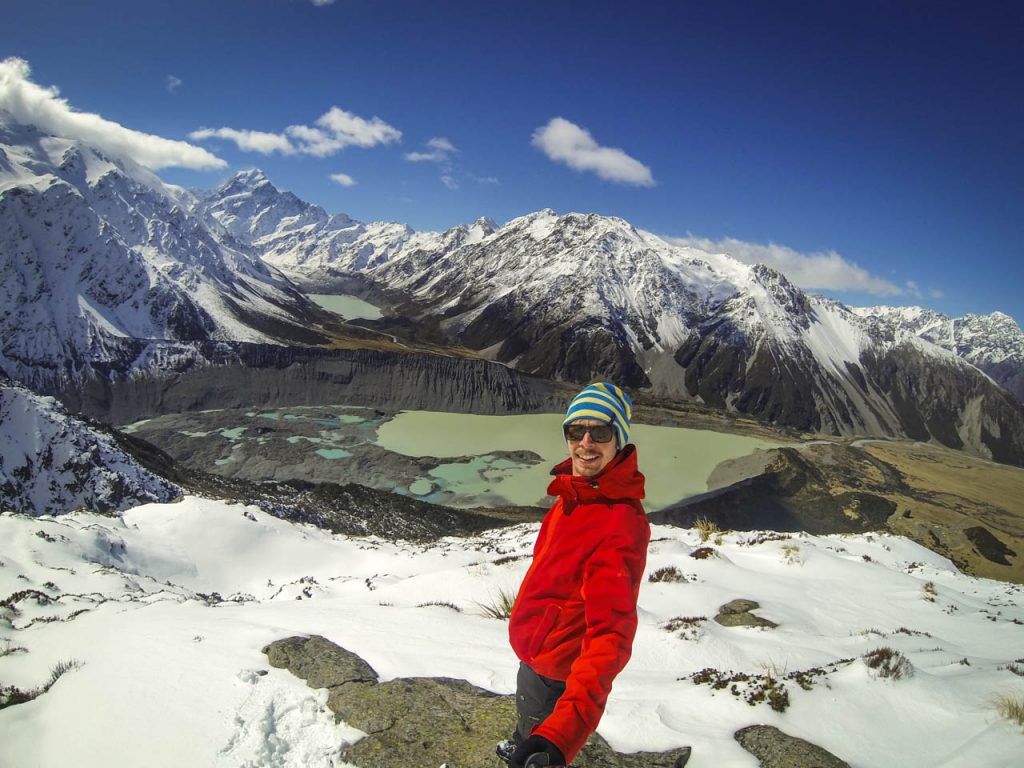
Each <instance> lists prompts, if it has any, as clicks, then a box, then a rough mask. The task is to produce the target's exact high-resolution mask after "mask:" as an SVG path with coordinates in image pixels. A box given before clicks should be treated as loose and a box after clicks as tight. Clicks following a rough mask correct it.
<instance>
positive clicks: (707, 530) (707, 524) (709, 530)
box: [693, 517, 721, 541]
mask: <svg viewBox="0 0 1024 768" xmlns="http://www.w3.org/2000/svg"><path fill="white" fill-rule="evenodd" d="M693 527H694V528H696V529H697V534H698V535H699V536H700V540H701V541H707V540H708V539H710V538H711V537H712V536H715V535H717V534H719V533H721V529H720V528H719V527H718V524H717V523H716V522H714V521H713V520H708V518H706V517H699V518H697V519H696V520H695V521H694V522H693Z"/></svg>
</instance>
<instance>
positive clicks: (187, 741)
mask: <svg viewBox="0 0 1024 768" xmlns="http://www.w3.org/2000/svg"><path fill="white" fill-rule="evenodd" d="M536 534H537V525H536V524H531V525H518V526H513V527H509V528H503V529H499V530H493V531H487V532H484V533H481V534H478V535H473V536H467V537H461V536H460V537H455V536H451V537H445V538H442V539H439V540H437V541H432V542H427V543H411V542H405V541H398V542H392V541H385V540H381V539H379V538H377V537H367V538H362V537H348V536H340V535H331V534H329V533H327V532H325V531H321V530H317V529H315V528H311V527H307V526H299V525H293V524H290V523H287V522H285V521H283V520H279V519H277V518H274V517H271V516H269V515H266V514H264V513H263V512H261V511H260V510H259V509H257V508H255V507H251V506H249V507H247V506H242V505H238V504H228V503H225V502H221V501H211V500H205V499H200V498H196V497H191V496H190V497H186V498H184V499H183V500H182V501H180V502H178V503H175V504H148V505H145V506H141V507H137V508H135V509H132V510H129V511H128V512H126V513H124V514H123V516H122V517H121V518H109V517H103V516H99V515H95V514H91V513H86V512H76V513H73V514H71V515H67V516H63V517H59V518H31V517H27V516H24V515H15V514H2V515H0V541H3V542H5V547H4V550H3V556H2V558H0V559H2V562H0V595H2V596H3V599H0V733H2V734H3V738H2V739H0V763H2V764H3V765H10V766H28V765H34V766H40V768H56V767H57V766H68V765H74V766H79V767H80V768H109V767H110V766H140V765H145V766H148V767H149V768H165V767H166V768H172V767H173V768H178V767H179V766H224V768H228V767H229V766H278V767H279V768H308V767H309V766H342V765H352V764H353V763H354V764H356V765H392V766H396V768H397V767H399V766H401V767H404V766H429V768H436V766H438V765H440V764H441V762H442V761H441V760H440V759H437V760H434V761H433V762H428V761H427V759H426V757H427V756H430V757H435V756H436V755H437V751H438V750H443V749H444V747H445V745H446V744H449V743H452V742H454V739H452V740H448V739H445V738H441V737H440V736H439V733H447V731H445V730H443V729H445V728H448V727H451V728H457V729H459V743H460V744H462V743H465V742H466V741H467V740H470V741H471V742H472V743H474V744H477V745H478V754H477V759H475V760H473V761H472V762H470V761H466V762H458V763H456V762H454V761H452V762H449V764H450V765H462V766H467V765H472V766H491V765H496V764H497V759H496V758H495V757H494V755H493V745H494V743H495V742H496V741H497V739H498V738H503V737H504V736H505V735H506V732H507V729H508V728H510V727H511V724H512V723H511V721H512V711H513V710H512V704H511V702H510V701H509V702H508V704H507V711H508V713H509V714H508V716H507V717H500V718H494V717H492V718H491V719H490V720H489V721H488V720H486V719H485V718H484V717H483V715H484V714H486V711H484V712H483V713H481V714H480V715H479V716H477V717H473V718H467V720H456V721H455V722H454V723H438V727H437V729H436V730H434V731H431V734H432V736H434V737H435V738H429V739H425V738H424V731H422V730H420V731H419V732H418V733H412V734H410V735H411V736H415V738H409V739H408V740H407V741H406V743H404V744H402V743H395V742H396V741H397V738H396V737H395V734H396V733H397V734H401V733H409V732H410V730H411V729H407V728H402V727H392V726H395V725H397V726H401V725H402V724H403V723H402V722H401V720H402V719H403V716H402V715H399V717H398V720H399V722H398V723H395V722H394V719H392V718H390V715H388V716H382V715H381V713H380V712H377V713H376V722H377V724H378V725H377V727H370V726H367V727H365V729H363V730H358V729H357V728H356V727H355V726H354V725H353V724H352V723H351V722H349V721H347V720H343V721H342V722H340V723H339V722H337V721H336V720H335V716H334V713H333V712H332V710H331V706H332V700H333V699H334V696H335V693H336V692H337V689H339V688H348V687H350V686H349V685H338V682H339V680H341V681H343V680H345V679H346V678H345V676H344V671H343V670H339V669H337V668H336V667H334V666H331V661H332V660H331V658H325V659H323V660H322V661H321V662H320V663H319V664H317V665H316V668H314V665H313V664H310V665H309V666H308V668H307V669H305V670H304V671H303V676H304V677H307V678H309V679H310V680H311V681H312V679H313V676H314V675H315V677H316V679H317V680H320V681H323V682H318V683H316V684H315V685H317V686H325V687H316V688H312V687H307V685H306V683H305V682H303V680H302V679H300V678H299V677H298V676H296V675H294V674H292V673H291V672H289V671H287V670H286V669H282V668H278V666H279V665H272V664H271V663H270V659H268V656H267V655H265V654H264V652H263V650H262V649H264V648H265V647H266V646H268V644H270V643H274V642H276V641H279V640H282V639H284V638H287V637H291V636H295V635H302V636H304V637H308V636H310V635H319V636H322V637H324V638H326V639H327V640H329V641H330V642H331V643H333V644H335V645H337V646H340V647H341V648H343V649H346V650H347V651H349V652H351V653H352V654H356V655H358V656H359V657H360V658H362V659H363V660H364V661H365V663H366V664H369V665H370V666H371V667H372V668H373V670H375V671H376V672H377V674H378V675H379V676H380V679H381V680H382V681H384V680H387V681H391V682H389V683H388V685H391V686H392V687H397V688H408V689H410V690H411V689H413V688H414V684H413V682H412V681H409V680H407V678H416V679H423V678H448V679H450V680H465V681H467V682H468V683H469V684H470V685H473V686H476V687H478V688H481V689H484V691H488V692H491V693H493V694H499V695H501V696H503V697H504V698H505V700H506V701H508V700H509V699H511V694H512V692H513V691H514V689H515V675H516V668H517V664H516V659H515V656H514V655H513V654H512V652H511V650H510V649H509V646H508V625H507V623H506V622H504V621H500V620H497V619H495V618H489V617H487V616H486V615H485V614H484V607H485V606H488V605H493V604H494V603H495V600H496V598H497V597H498V596H499V595H501V594H502V593H509V592H514V591H515V590H516V588H517V586H518V584H519V582H520V581H521V579H522V577H523V574H524V573H525V571H526V569H527V567H528V565H529V555H530V552H531V550H532V546H533V542H534V539H535V537H536ZM653 534H654V535H653V542H652V545H651V548H650V553H649V555H648V562H647V572H646V574H645V576H644V580H643V583H642V585H641V588H640V595H639V627H638V629H637V634H636V640H635V642H634V648H633V655H632V658H631V660H630V661H629V664H628V665H627V666H626V668H625V669H624V670H623V672H622V673H621V674H620V675H619V677H618V678H617V679H616V681H615V687H614V689H613V691H612V693H611V696H610V698H609V700H608V706H607V709H606V711H605V714H604V717H603V718H602V719H601V722H600V725H599V726H598V734H599V735H601V736H603V737H604V738H605V739H606V740H607V741H608V742H609V743H610V744H611V745H612V747H613V748H614V749H616V750H618V751H620V752H624V753H633V752H637V751H652V752H661V751H665V750H670V749H673V748H677V747H681V746H684V745H688V746H691V747H692V748H693V752H692V757H691V758H690V761H689V763H688V765H687V768H756V766H758V765H759V760H758V759H757V758H755V757H754V756H753V755H752V754H750V753H749V752H748V751H746V749H745V748H744V746H741V742H740V741H739V740H738V739H737V738H736V737H735V734H736V733H737V732H738V731H740V730H741V729H744V728H746V727H748V726H750V725H752V724H763V725H766V726H773V727H774V728H777V729H779V730H780V731H782V732H784V733H786V734H790V735H792V736H795V737H799V738H801V739H804V740H806V741H809V742H811V743H813V744H815V745H818V746H819V747H821V748H823V749H826V750H828V751H829V752H830V753H832V754H833V755H835V756H836V757H837V758H839V759H840V760H842V761H843V764H846V765H850V766H852V768H869V767H875V766H900V768H934V766H944V768H979V766H985V767H986V768H997V767H1002V766H1012V765H1017V764H1018V763H1019V762H1020V745H1021V739H1022V736H1021V732H1020V723H1019V719H1018V720H1017V721H1014V720H1013V719H1012V712H1013V707H1014V706H1016V707H1017V708H1018V712H1019V708H1020V707H1021V706H1024V699H1022V696H1024V686H1022V680H1021V677H1020V675H1021V674H1024V659H1022V658H1021V654H1022V651H1021V649H1022V647H1024V592H1022V588H1021V586H1020V585H1016V584H1007V583H1006V582H999V581H992V580H988V579H979V578H973V577H967V576H964V575H963V574H961V573H959V572H957V570H956V569H955V568H954V567H953V566H952V565H951V564H950V562H949V561H948V560H946V559H945V558H943V557H941V556H939V555H936V554H935V553H933V552H930V551H928V550H927V549H925V548H923V547H921V546H918V545H917V544H914V543H913V542H910V541H908V540H907V539H903V538H900V537H897V536H889V535H879V534H854V535H834V536H811V535H807V534H794V535H792V536H789V535H780V534H774V533H760V534H758V533H752V532H743V533H739V532H732V533H726V534H723V535H722V536H721V539H720V540H719V539H715V538H712V539H710V540H708V541H701V538H700V534H699V532H698V531H697V530H696V529H682V528H673V527H670V526H664V525H655V526H653ZM226 552H230V553H231V556H230V557H225V553H226ZM737 600H747V601H750V602H749V603H747V604H746V607H747V608H750V607H751V606H757V607H754V608H753V613H750V612H748V613H747V614H746V616H747V618H748V619H749V620H750V621H751V622H752V624H751V625H748V626H743V625H742V624H738V623H737V622H736V621H735V620H732V621H730V620H728V619H729V617H730V616H731V617H732V618H733V619H735V618H736V614H729V615H726V613H725V612H724V611H723V610H722V608H723V607H724V606H726V605H729V604H733V605H735V603H734V601H737ZM768 622H770V624H769V623H768ZM758 624H760V625H759V626H758ZM335 658H337V656H335ZM58 665H60V667H61V671H63V674H60V675H57V676H56V677H57V678H58V679H56V680H55V682H54V684H53V685H52V686H46V683H47V681H48V680H50V679H51V678H53V677H54V675H53V671H54V669H55V668H56V667H58ZM327 686H330V688H328V687H327ZM432 690H433V693H434V698H433V699H432V700H431V701H430V702H429V703H428V702H417V703H418V704H419V706H417V704H410V705H409V706H407V707H406V708H405V710H404V711H405V712H408V713H409V715H408V717H413V716H414V714H415V713H421V712H423V711H424V710H426V711H428V712H435V711H437V708H438V707H439V706H440V705H441V704H442V703H443V702H442V701H439V699H438V696H437V693H438V692H439V691H442V690H446V689H443V688H439V687H435V688H434V689H432ZM33 694H34V695H35V698H33V699H32V700H30V701H24V703H11V704H9V705H8V706H4V704H7V703H8V702H14V701H17V700H18V699H19V698H25V697H30V696H32V695H33ZM767 694H770V696H769V695H767ZM490 698H491V700H493V696H492V697H490ZM364 700H365V699H364ZM97 703H100V704H101V705H97ZM1018 717H1019V716H1018ZM55 728H56V729H59V732H60V738H54V732H55ZM184 734H187V738H183V735H184ZM389 734H390V736H391V742H390V743H391V749H392V750H393V751H389V752H388V753H386V754H385V755H384V756H383V757H384V759H383V760H381V759H380V758H378V759H377V760H375V761H373V762H369V761H368V762H363V761H361V760H356V759H352V760H345V759H344V755H345V754H346V753H349V752H350V751H351V752H356V751H358V750H359V749H360V745H365V747H364V751H363V754H366V753H367V752H372V751H373V750H374V747H378V749H379V747H380V744H381V739H382V738H384V737H385V736H388V735H389ZM444 757H445V759H446V760H447V758H448V757H449V756H448V755H445V756H444ZM388 758H390V760H389V759H388ZM637 764H638V763H636V762H632V763H629V765H634V766H635V765H637ZM644 764H645V763H639V765H644ZM646 764H651V763H646ZM660 764H661V765H665V764H666V763H664V762H662V763H660ZM761 764H773V765H780V764H785V765H793V763H792V762H786V761H782V762H772V763H768V762H767V761H766V762H765V763H761ZM807 764H811V765H825V764H828V765H835V764H836V763H832V762H828V763H826V762H824V761H819V762H812V763H807ZM588 765H589V766H591V768H594V765H595V763H587V762H584V761H581V762H580V768H585V767H586V766H588ZM598 765H602V766H607V765H620V764H619V763H605V762H602V763H598Z"/></svg>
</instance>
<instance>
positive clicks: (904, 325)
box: [853, 307, 1024, 402]
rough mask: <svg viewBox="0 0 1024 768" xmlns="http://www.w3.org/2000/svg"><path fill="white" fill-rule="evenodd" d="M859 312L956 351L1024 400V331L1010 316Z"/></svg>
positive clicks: (884, 310)
mask: <svg viewBox="0 0 1024 768" xmlns="http://www.w3.org/2000/svg"><path fill="white" fill-rule="evenodd" d="M853 311H854V312H855V313H857V314H858V315H860V316H861V317H864V318H867V319H869V320H874V321H877V322H878V323H880V324H882V325H884V326H887V327H888V328H889V329H891V330H892V331H893V332H898V331H903V332H906V333H912V334H914V335H915V336H919V337H920V338H922V339H926V340H928V341H930V342H932V343H933V344H937V345H938V346H940V347H942V348H943V349H948V350H950V351H952V352H955V353H956V354H957V355H959V356H960V357H962V358H963V359H964V360H967V361H968V362H969V363H971V364H972V365H974V366H976V367H977V368H979V369H981V370H982V371H984V372H985V373H987V374H988V375H989V376H991V377H992V378H993V379H994V380H995V381H996V382H997V383H999V384H1000V385H1002V386H1003V387H1005V388H1006V389H1008V390H1009V391H1010V392H1012V393H1013V394H1014V395H1016V396H1017V399H1018V400H1020V401H1021V402H1024V332H1022V331H1021V329H1020V327H1019V326H1018V325H1017V323H1015V322H1014V320H1013V318H1012V317H1010V316H1009V315H1005V314H1003V313H1002V312H993V313H992V314H991V315H965V316H964V317H958V318H951V317H947V316H946V315H943V314H940V313H938V312H934V311H932V310H930V309H923V308H921V307H865V308H860V309H854V310H853Z"/></svg>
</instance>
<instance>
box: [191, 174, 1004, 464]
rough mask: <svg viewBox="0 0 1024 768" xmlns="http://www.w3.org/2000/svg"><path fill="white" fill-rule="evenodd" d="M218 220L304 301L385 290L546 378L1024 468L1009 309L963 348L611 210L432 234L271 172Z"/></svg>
mask: <svg viewBox="0 0 1024 768" xmlns="http://www.w3.org/2000/svg"><path fill="white" fill-rule="evenodd" d="M199 210H201V211H202V212H204V214H206V215H209V216H212V217H213V218H214V219H215V220H216V221H217V222H219V223H221V224H222V225H223V226H231V227H232V228H233V231H235V232H237V233H238V234H239V237H242V238H243V239H247V242H248V243H249V244H250V245H251V246H252V247H253V248H254V249H256V250H257V251H258V252H260V253H261V254H263V258H264V259H265V260H266V261H268V262H269V263H272V264H273V265H274V266H276V267H277V268H279V269H280V270H281V272H282V273H284V274H285V275H287V276H288V277H289V278H290V279H291V280H293V281H294V282H295V283H296V284H297V285H300V286H302V287H303V288H304V289H305V290H309V291H316V292H331V291H342V290H344V291H353V292H357V293H358V292H362V293H364V294H365V295H369V296H383V297H384V298H385V303H386V304H387V305H388V306H387V308H388V310H389V312H390V313H391V314H392V315H393V316H396V317H406V318H412V319H413V320H415V321H416V322H419V323H423V324H432V325H436V327H437V328H439V329H440V332H441V333H442V334H443V335H444V337H445V338H446V339H447V340H448V342H450V343H451V344H457V345H461V346H463V347H466V348H469V349H471V350H476V351H477V353H478V354H479V355H481V356H483V357H486V358H488V359H492V360H495V361H498V362H501V363H504V364H506V365H511V366H514V367H515V368H516V369H518V370H521V371H524V372H526V373H529V374H533V375H536V376H540V377H544V378H549V379H556V380H568V381H587V380H590V379H593V378H596V377H599V376H607V377H610V378H613V379H615V380H616V381H619V382H621V383H623V384H624V385H626V386H628V387H631V388H635V389H639V390H642V391H645V392H647V393H649V394H651V395H653V396H655V397H662V398H666V399H670V400H674V401H694V402H698V403H701V404H704V405H707V406H711V407H713V408H719V409H725V410H730V411H734V412H739V413H744V414H749V415H753V416H756V417H758V418H761V419H763V420H766V421H769V422H772V423H776V424H780V425H784V426H788V427H792V428H795V429H798V430H802V431H808V432H827V433H834V434H850V435H854V434H869V435H880V436H899V437H911V438H914V439H920V440H930V439H935V440H938V441H939V442H941V443H943V444H945V445H948V446H952V447H956V448H965V449H967V450H970V451H972V452H975V453H978V454H980V455H984V456H988V457H992V458H995V459H997V460H1000V461H1009V462H1011V463H1019V461H1020V457H1022V456H1024V453H1022V452H1024V437H1022V435H1024V411H1022V409H1021V404H1020V402H1019V400H1018V399H1016V398H1015V397H1013V396H1011V395H1010V394H1009V392H1013V393H1015V394H1016V395H1017V396H1018V397H1020V396H1021V394H1022V393H1021V392H1020V391H1019V389H1020V382H1021V377H1022V375H1024V374H1022V372H1024V334H1022V333H1021V331H1020V329H1019V328H1018V327H1017V326H1016V324H1015V323H1013V321H1012V320H1011V319H1010V318H1008V317H1007V316H1005V315H1000V314H998V313H997V314H996V315H992V316H989V317H988V318H982V317H973V318H965V319H964V320H962V321H955V322H954V321H949V320H948V319H947V320H946V324H947V325H952V326H954V327H956V328H958V329H959V332H958V334H957V336H956V340H955V342H952V343H950V342H949V340H948V339H947V338H944V337H942V336H940V335H937V334H935V333H934V329H935V327H936V326H935V325H934V324H920V325H914V324H911V323H908V322H905V321H903V318H904V317H905V316H909V315H912V314H913V313H915V312H917V313H920V314H924V313H926V312H927V310H920V309H910V310H905V311H904V314H902V315H901V314H900V313H899V312H897V311H895V310H893V311H891V312H885V311H883V310H882V309H880V308H876V309H874V310H863V309H854V308H849V307H847V306H845V305H843V304H841V303H839V302H837V301H834V300H831V299H827V298H823V297H820V296H815V295H811V294H808V293H805V292H804V291H802V290H800V289H799V288H797V287H796V286H794V285H793V284H792V283H790V282H789V280H787V279H786V277H785V276H784V275H782V274H781V273H779V272H777V271H775V270H772V269H769V268H767V267H765V266H763V265H752V266H751V265H746V264H742V263H740V262H738V261H736V260H734V259H732V258H730V257H728V256H726V255H723V254H714V253H708V252H705V251H701V250H698V249H696V248H689V247H681V246H678V245H672V244H669V243H668V242H666V241H665V240H663V239H662V238H660V237H657V236H656V235H654V234H651V233H649V232H644V231H642V230H638V229H637V228H635V227H633V226H632V225H630V224H629V223H628V222H626V221H624V220H622V219H619V218H615V217H606V216H598V215H594V214H576V213H569V214H564V215H558V214H556V213H555V212H554V211H551V210H543V211H539V212H536V213H533V214H530V215H527V216H523V217H521V218H517V219H514V220H512V221H510V222H508V223H506V224H505V225H503V226H501V227H498V226H496V225H495V224H494V223H493V222H491V221H489V220H487V219H480V220H478V221H477V222H475V223H474V224H472V225H463V226H459V227H456V228H454V229H451V230H448V231H446V232H442V233H433V232H431V233H419V232H414V231H412V230H411V229H410V228H408V227H405V226H402V225H396V224H387V223H375V224H362V223H359V222H355V221H353V220H351V219H349V218H348V217H343V216H334V217H331V216H328V215H327V214H326V213H324V212H323V211H322V210H319V211H318V210H317V209H316V208H315V206H308V205H306V206H303V207H300V206H298V205H296V202H295V199H294V198H293V196H290V195H287V193H280V192H277V190H276V189H275V188H274V187H273V185H272V184H271V182H270V181H269V180H268V179H267V178H266V177H265V176H264V175H263V174H261V173H259V172H255V171H251V172H247V173H244V174H239V175H238V176H236V177H235V178H233V179H232V180H230V181H229V182H228V183H227V184H225V185H224V186H222V187H221V188H220V189H218V190H215V191H214V192H213V193H212V194H210V195H209V196H207V197H206V198H205V199H204V200H203V202H202V203H201V205H200V206H199ZM282 211H283V212H287V215H283V214H282ZM274 221H278V222H280V223H279V224H278V225H277V226H276V227H274V228H273V229H271V228H270V227H268V226H266V225H267V224H268V223H270V222H274ZM932 315H934V318H935V319H936V321H938V322H939V325H941V320H940V318H941V316H939V315H937V314H936V313H932ZM986 374H987V375H986ZM997 384H998V385H1002V386H998V385H997ZM1015 457H1016V458H1015Z"/></svg>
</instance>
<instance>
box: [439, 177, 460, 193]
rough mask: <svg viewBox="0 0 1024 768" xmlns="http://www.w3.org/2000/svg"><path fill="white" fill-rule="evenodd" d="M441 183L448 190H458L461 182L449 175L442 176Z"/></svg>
mask: <svg viewBox="0 0 1024 768" xmlns="http://www.w3.org/2000/svg"><path fill="white" fill-rule="evenodd" d="M441 183H442V184H444V185H445V186H446V187H448V189H453V190H454V189H458V188H459V182H458V180H457V179H456V178H455V177H454V176H450V175H448V174H447V173H446V174H444V175H443V176H441Z"/></svg>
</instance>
